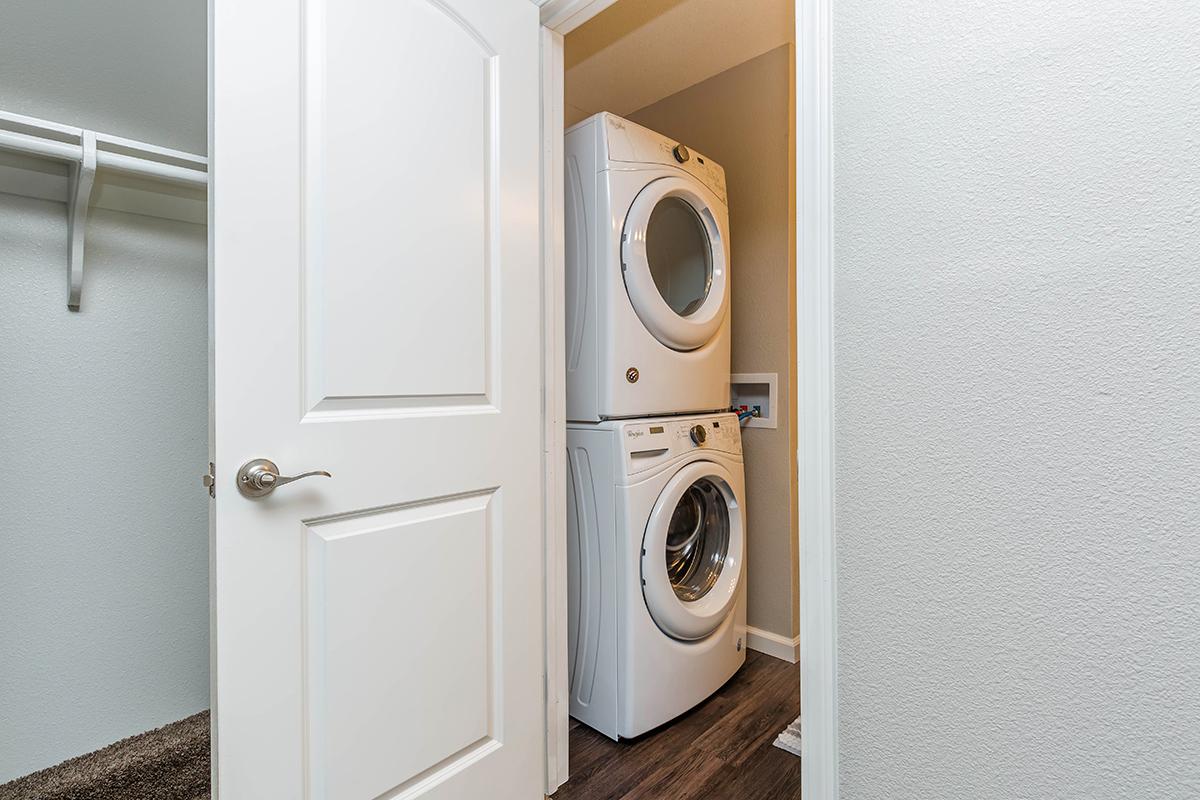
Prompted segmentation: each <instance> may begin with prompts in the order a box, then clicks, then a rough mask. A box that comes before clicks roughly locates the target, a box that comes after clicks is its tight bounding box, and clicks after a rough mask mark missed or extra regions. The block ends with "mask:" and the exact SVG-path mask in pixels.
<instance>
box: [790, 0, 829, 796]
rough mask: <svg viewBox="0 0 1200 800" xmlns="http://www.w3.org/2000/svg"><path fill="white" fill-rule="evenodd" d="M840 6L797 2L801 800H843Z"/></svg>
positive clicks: (825, 1) (823, 0) (807, 0)
mask: <svg viewBox="0 0 1200 800" xmlns="http://www.w3.org/2000/svg"><path fill="white" fill-rule="evenodd" d="M832 10H833V0H797V3H796V166H797V179H796V237H797V238H796V269H797V275H796V336H797V342H796V351H797V370H798V371H797V373H796V384H797V392H796V395H797V397H796V402H797V409H796V421H797V434H798V440H799V444H798V450H797V462H798V466H799V478H800V487H799V502H800V639H801V641H802V642H803V647H802V649H801V654H800V705H801V708H803V709H804V717H803V722H802V724H803V737H802V741H803V744H802V750H803V753H802V758H801V766H800V772H801V790H800V796H801V798H802V800H837V797H838V697H837V607H836V602H837V569H836V566H837V564H836V558H837V551H836V548H835V542H834V534H835V530H836V529H835V526H834V435H833V434H834V428H833V422H834V406H833V386H834V371H833V367H834V360H833V359H834V357H833V299H834V298H833V224H834V221H833V137H832V127H833V126H832V69H831V68H832Z"/></svg>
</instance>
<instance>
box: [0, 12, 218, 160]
mask: <svg viewBox="0 0 1200 800" xmlns="http://www.w3.org/2000/svg"><path fill="white" fill-rule="evenodd" d="M207 32H208V9H207V3H206V2H205V0H86V2H80V0H4V3H3V6H2V8H0V76H3V78H2V79H0V109H2V110H4V111H11V112H14V113H17V114H26V115H28V116H32V117H42V118H43V119H49V120H53V121H54V122H62V123H65V124H67V125H78V126H80V127H84V128H91V129H93V130H98V131H103V132H104V133H112V134H116V135H118V136H127V137H130V138H133V139H142V140H145V141H148V142H151V143H153V144H158V145H162V146H164V147H174V148H177V149H180V150H187V151H189V152H193V153H205V152H207V150H208V144H207V142H208V83H207V81H206V79H205V76H206V74H207V58H208V53H207V44H206V42H207Z"/></svg>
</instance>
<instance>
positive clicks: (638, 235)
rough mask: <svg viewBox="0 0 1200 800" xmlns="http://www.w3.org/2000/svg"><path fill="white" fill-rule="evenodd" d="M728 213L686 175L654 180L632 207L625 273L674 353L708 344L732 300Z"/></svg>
mask: <svg viewBox="0 0 1200 800" xmlns="http://www.w3.org/2000/svg"><path fill="white" fill-rule="evenodd" d="M725 227H726V212H725V210H724V207H723V206H721V205H720V203H719V202H718V201H717V200H716V198H715V196H714V195H713V194H712V192H710V191H709V190H708V189H706V188H704V187H703V186H701V185H700V184H698V183H696V182H695V181H691V180H687V179H685V178H677V177H669V178H659V179H657V180H653V181H651V182H650V183H648V184H647V185H646V186H645V188H643V189H642V191H641V192H639V193H638V195H637V197H635V198H634V200H633V205H632V206H630V208H629V214H628V215H627V216H626V217H625V230H624V231H623V232H622V237H621V272H622V274H623V276H624V278H625V290H626V291H627V292H628V293H629V301H630V302H631V303H632V304H633V308H634V311H636V312H637V315H638V318H639V319H641V321H642V324H643V325H645V326H646V329H647V330H648V331H650V333H651V334H653V335H654V337H655V338H656V339H658V340H659V341H660V342H662V343H663V344H664V345H666V346H667V347H670V348H672V349H674V350H695V349H696V348H698V347H703V346H704V345H705V344H706V343H707V342H708V340H709V339H711V338H712V337H713V335H714V334H715V333H716V332H717V330H718V329H719V328H720V326H721V321H722V320H723V319H724V318H725V312H726V309H727V307H728V305H729V273H728V268H727V267H728V265H727V261H728V253H729V241H728V236H727V234H726V230H725Z"/></svg>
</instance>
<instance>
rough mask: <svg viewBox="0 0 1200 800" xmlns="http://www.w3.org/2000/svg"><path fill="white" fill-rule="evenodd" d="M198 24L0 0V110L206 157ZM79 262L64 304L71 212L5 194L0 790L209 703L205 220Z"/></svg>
mask: <svg viewBox="0 0 1200 800" xmlns="http://www.w3.org/2000/svg"><path fill="white" fill-rule="evenodd" d="M206 13H207V12H206V5H205V2H204V0H98V1H97V2H86V3H85V2H66V1H65V0H6V2H4V4H3V11H0V76H2V78H0V109H3V110H5V111H13V112H17V113H24V114H30V115H33V116H41V117H45V118H48V119H52V120H56V121H59V122H64V123H68V124H75V125H82V126H88V127H92V128H96V129H98V130H102V131H106V132H109V133H115V134H120V135H124V136H129V137H133V138H137V139H145V140H147V141H150V142H153V143H155V144H162V145H167V146H171V147H179V148H183V149H187V150H192V151H196V152H201V153H202V152H205V150H206V147H205V141H206V129H207V122H206V117H207V111H206V108H207V101H206V94H207V88H206V87H207V84H206V67H205V59H206V55H205V49H206V44H205V43H206V31H207V25H206ZM4 190H5V187H4V186H0V192H3V191H4ZM86 253H87V255H86V269H85V276H84V284H83V310H82V311H81V312H79V313H78V314H72V313H70V312H68V311H67V309H66V258H67V235H66V209H65V207H64V206H63V205H62V204H61V203H48V202H43V201H38V200H31V199H28V198H21V197H15V196H13V195H6V194H0V783H3V782H4V781H6V780H8V779H9V778H13V777H16V776H18V775H22V774H24V773H27V772H31V771H33V770H36V769H40V768H42V767H46V766H49V765H51V764H54V763H56V762H58V761H60V760H62V759H64V758H68V757H71V756H75V755H79V754H80V753H84V752H87V751H90V750H93V749H95V748H97V747H101V746H103V745H105V744H108V743H110V742H112V741H115V740H116V739H119V738H122V737H125V736H129V735H131V734H134V733H138V732H140V731H144V730H146V729H148V728H152V727H155V726H158V725H162V724H163V723H166V722H170V721H172V720H176V719H179V718H181V717H184V716H186V715H188V714H192V713H195V712H196V711H199V710H201V709H204V708H206V707H207V706H208V498H207V495H205V494H204V491H203V489H202V488H201V486H200V483H199V474H200V472H202V471H203V468H204V466H205V465H206V464H207V461H208V447H207V436H208V433H207V426H208V387H207V381H208V374H207V369H208V367H207V363H208V361H207V358H208V356H207V344H206V343H207V339H208V328H207V313H208V312H207V304H208V300H207V288H206V280H207V276H206V272H207V266H206V263H207V257H206V242H205V229H204V228H203V227H202V226H197V225H188V224H184V223H179V222H168V221H164V220H158V219H151V218H149V217H139V216H133V215H128V214H116V213H113V212H107V211H101V210H97V209H93V211H92V214H91V216H90V218H89V221H88V236H87V248H86ZM0 794H3V792H0Z"/></svg>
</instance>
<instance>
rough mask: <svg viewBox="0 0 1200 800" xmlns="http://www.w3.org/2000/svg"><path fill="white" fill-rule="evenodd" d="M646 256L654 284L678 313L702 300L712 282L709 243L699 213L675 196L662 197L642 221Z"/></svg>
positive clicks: (685, 312) (691, 310) (688, 312)
mask: <svg viewBox="0 0 1200 800" xmlns="http://www.w3.org/2000/svg"><path fill="white" fill-rule="evenodd" d="M646 260H647V262H648V263H649V267H650V275H651V277H653V278H654V285H655V286H656V287H658V293H659V294H661V295H662V298H663V300H665V301H666V302H667V305H669V306H670V307H671V310H672V311H674V312H675V313H676V314H678V315H679V316H681V317H686V316H690V315H691V314H692V313H694V312H695V311H696V309H698V308H700V306H702V305H703V304H704V301H705V299H706V298H707V297H708V291H709V289H710V288H711V286H712V279H713V264H712V244H711V243H710V242H709V240H708V232H707V231H706V230H705V228H704V222H703V220H701V219H700V215H699V214H697V213H696V210H695V209H694V208H692V205H691V203H689V202H687V201H686V200H684V199H682V198H679V197H664V198H663V199H662V200H660V201H659V202H658V203H657V204H656V205H655V206H654V210H653V211H651V212H650V220H649V221H648V222H647V223H646Z"/></svg>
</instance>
